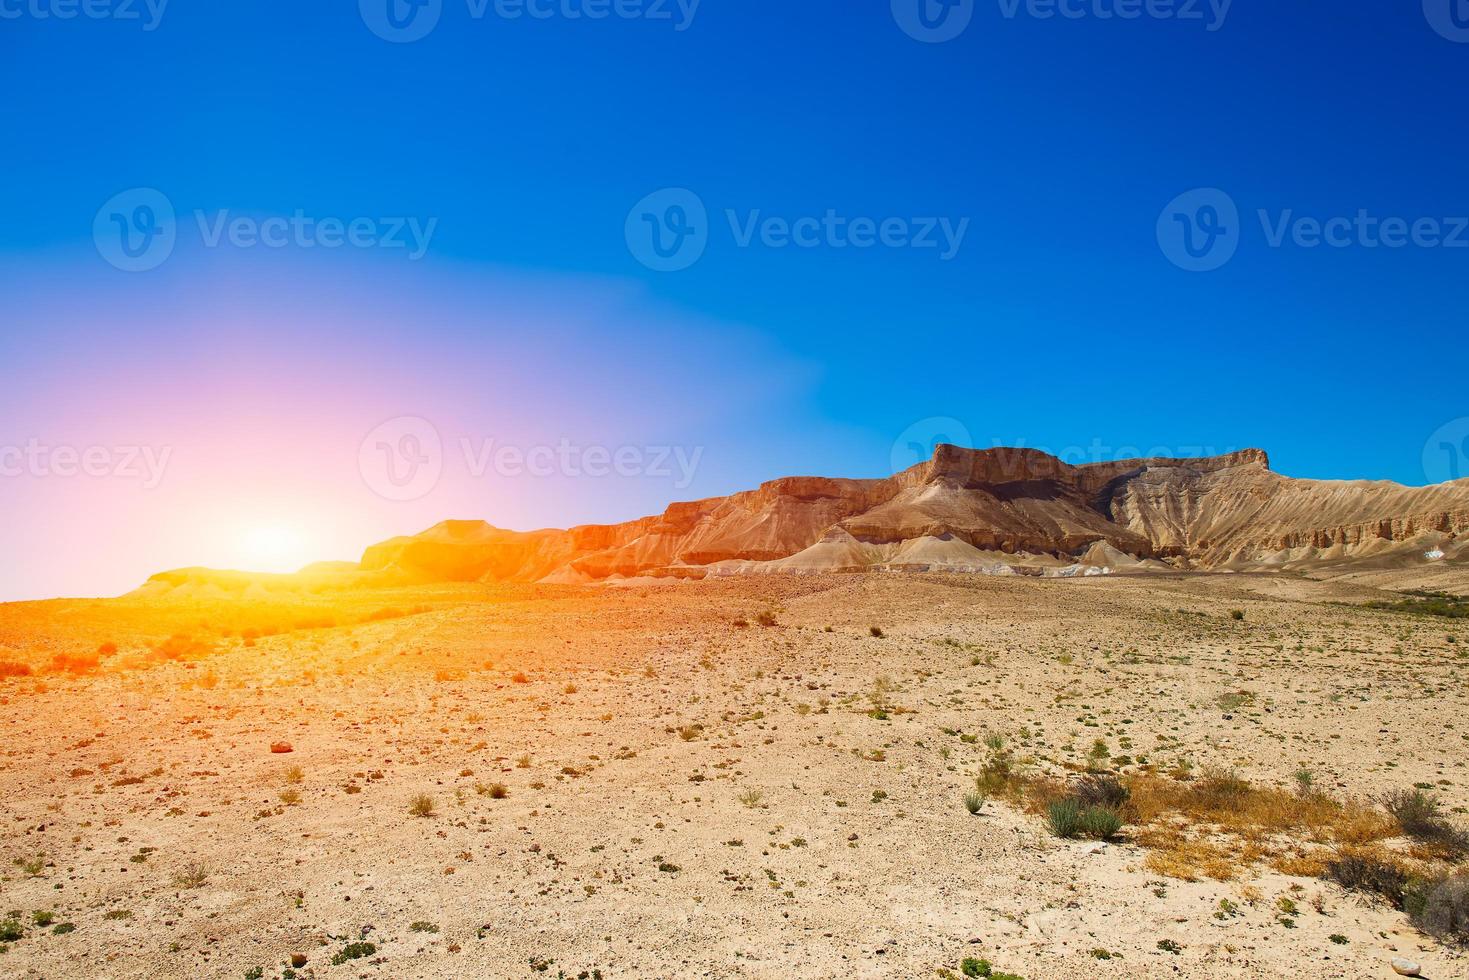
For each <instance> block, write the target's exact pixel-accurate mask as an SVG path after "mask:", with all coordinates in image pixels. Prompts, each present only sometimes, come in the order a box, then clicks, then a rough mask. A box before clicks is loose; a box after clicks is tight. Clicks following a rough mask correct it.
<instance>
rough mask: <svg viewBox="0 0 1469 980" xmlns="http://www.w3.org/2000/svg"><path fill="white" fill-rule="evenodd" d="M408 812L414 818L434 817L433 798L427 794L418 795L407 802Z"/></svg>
mask: <svg viewBox="0 0 1469 980" xmlns="http://www.w3.org/2000/svg"><path fill="white" fill-rule="evenodd" d="M408 812H409V813H411V814H412V815H413V816H415V817H431V816H433V815H434V798H433V797H432V796H429V795H428V794H427V793H419V794H418V795H417V796H415V797H414V798H413V799H411V800H409V801H408Z"/></svg>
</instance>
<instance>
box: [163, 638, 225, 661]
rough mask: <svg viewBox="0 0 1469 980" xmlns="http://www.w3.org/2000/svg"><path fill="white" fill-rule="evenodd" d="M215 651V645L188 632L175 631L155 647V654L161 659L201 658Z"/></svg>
mask: <svg viewBox="0 0 1469 980" xmlns="http://www.w3.org/2000/svg"><path fill="white" fill-rule="evenodd" d="M213 652H214V647H213V646H211V645H210V644H208V643H205V642H203V641H200V640H196V639H194V638H193V637H192V636H189V635H188V634H187V633H175V634H174V635H173V636H170V637H169V638H168V639H166V640H164V641H162V642H161V643H158V644H156V645H155V646H154V647H153V656H154V657H155V658H157V659H159V660H201V659H203V658H204V657H207V656H209V655H210V654H211V653H213Z"/></svg>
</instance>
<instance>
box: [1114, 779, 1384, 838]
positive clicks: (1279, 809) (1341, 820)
mask: <svg viewBox="0 0 1469 980" xmlns="http://www.w3.org/2000/svg"><path fill="white" fill-rule="evenodd" d="M1127 788H1128V790H1129V791H1130V793H1131V796H1130V798H1129V799H1128V801H1127V805H1126V806H1125V807H1124V808H1123V810H1124V812H1123V816H1125V817H1126V818H1127V819H1128V820H1129V821H1130V822H1132V823H1136V824H1149V823H1153V822H1155V821H1157V820H1159V819H1161V818H1163V817H1166V816H1172V815H1177V816H1181V817H1184V818H1186V819H1187V820H1189V822H1191V823H1196V824H1197V823H1203V824H1209V825H1212V826H1214V827H1216V828H1218V829H1219V830H1220V831H1223V832H1225V833H1230V834H1234V835H1235V836H1238V837H1241V838H1243V839H1245V840H1249V841H1252V842H1255V843H1257V844H1258V843H1260V842H1261V841H1263V840H1266V839H1268V838H1271V837H1274V836H1276V835H1293V836H1294V835H1307V836H1310V837H1311V838H1312V839H1315V840H1318V841H1322V842H1326V841H1330V842H1334V843H1341V844H1347V843H1350V844H1365V843H1370V842H1371V841H1375V840H1382V839H1383V838H1386V837H1390V836H1392V832H1393V828H1392V823H1391V821H1389V820H1387V819H1386V818H1385V817H1384V816H1383V815H1382V814H1379V813H1376V812H1375V811H1373V810H1371V809H1369V808H1367V807H1365V806H1363V805H1361V804H1358V803H1355V802H1347V803H1343V802H1340V801H1338V800H1334V799H1332V798H1331V797H1329V796H1326V795H1325V794H1322V793H1311V794H1308V795H1305V796H1302V795H1300V794H1297V793H1293V792H1289V791H1287V790H1284V789H1278V788H1275V787H1272V786H1255V785H1252V784H1251V783H1249V782H1247V781H1246V780H1244V779H1242V778H1240V777H1239V776H1238V775H1236V774H1234V773H1230V772H1222V771H1217V770H1216V771H1211V772H1205V773H1204V774H1203V775H1202V776H1200V777H1199V778H1198V779H1195V780H1193V781H1191V782H1187V783H1179V782H1175V781H1172V780H1165V779H1159V778H1158V777H1156V776H1136V777H1133V778H1132V779H1131V780H1129V781H1128V784H1127Z"/></svg>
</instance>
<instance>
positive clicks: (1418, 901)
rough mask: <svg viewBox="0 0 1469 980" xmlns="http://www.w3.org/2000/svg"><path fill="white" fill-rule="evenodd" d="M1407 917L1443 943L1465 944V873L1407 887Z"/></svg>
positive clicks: (1468, 882)
mask: <svg viewBox="0 0 1469 980" xmlns="http://www.w3.org/2000/svg"><path fill="white" fill-rule="evenodd" d="M1406 908H1407V912H1408V919H1409V921H1411V922H1412V923H1413V925H1415V926H1417V927H1418V928H1419V929H1421V930H1422V931H1423V932H1426V933H1427V934H1428V935H1430V936H1433V937H1434V938H1435V939H1438V940H1440V941H1442V942H1446V943H1456V944H1459V945H1466V944H1469V872H1462V871H1461V872H1459V873H1458V874H1456V875H1454V876H1452V877H1449V878H1442V879H1439V880H1437V881H1432V882H1425V883H1423V884H1422V885H1421V886H1419V887H1417V888H1410V890H1409V894H1408V896H1407V900H1406Z"/></svg>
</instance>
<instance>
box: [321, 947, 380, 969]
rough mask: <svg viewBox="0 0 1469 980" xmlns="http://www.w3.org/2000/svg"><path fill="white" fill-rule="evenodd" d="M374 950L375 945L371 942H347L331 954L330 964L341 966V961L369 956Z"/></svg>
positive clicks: (375, 948)
mask: <svg viewBox="0 0 1469 980" xmlns="http://www.w3.org/2000/svg"><path fill="white" fill-rule="evenodd" d="M376 952H377V947H376V946H374V945H373V944H372V943H365V942H356V943H348V944H347V945H345V946H343V947H342V948H341V949H340V950H339V951H337V952H336V953H333V954H332V965H333V966H341V965H342V964H343V963H350V962H351V961H352V960H360V959H362V958H363V957H364V956H371V955H372V954H373V953H376Z"/></svg>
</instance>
